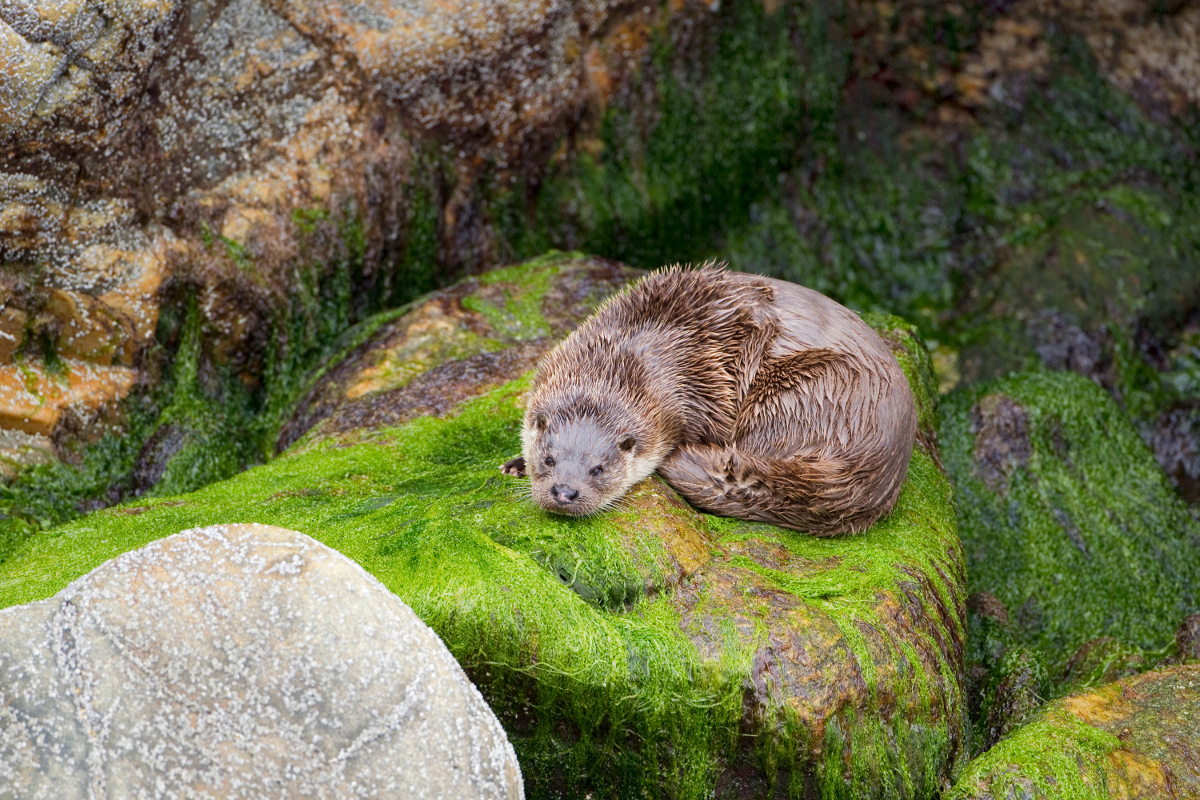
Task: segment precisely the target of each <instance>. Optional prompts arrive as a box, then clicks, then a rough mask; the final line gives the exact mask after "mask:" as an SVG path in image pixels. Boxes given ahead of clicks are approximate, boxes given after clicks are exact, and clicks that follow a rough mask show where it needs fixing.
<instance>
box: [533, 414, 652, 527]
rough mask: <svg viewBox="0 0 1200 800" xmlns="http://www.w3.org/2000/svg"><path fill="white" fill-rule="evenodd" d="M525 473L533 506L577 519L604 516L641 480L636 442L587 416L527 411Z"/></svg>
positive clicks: (625, 432)
mask: <svg viewBox="0 0 1200 800" xmlns="http://www.w3.org/2000/svg"><path fill="white" fill-rule="evenodd" d="M524 440H525V448H524V449H525V471H526V474H527V475H528V476H529V480H530V483H531V484H532V493H533V499H534V501H535V502H536V503H537V504H538V505H540V506H541V507H542V508H544V509H546V510H547V511H553V512H555V513H557V514H567V515H570V516H573V517H581V516H585V515H587V514H592V513H594V512H597V511H603V510H604V509H606V508H608V507H609V506H611V505H612V504H613V503H614V502H616V501H617V500H618V499H620V498H621V496H622V495H623V494H625V492H626V490H627V489H629V487H630V486H632V485H633V484H634V483H635V482H637V481H638V480H641V479H642V478H644V477H646V475H649V474H650V472H653V470H654V468H653V467H651V468H650V469H649V470H648V471H645V474H638V473H639V472H642V471H643V469H641V467H642V465H641V464H640V463H639V461H640V459H639V458H638V452H639V447H638V440H637V436H636V435H635V434H634V433H633V432H632V431H630V430H628V429H625V428H622V427H620V426H614V425H613V424H611V423H605V422H604V421H601V420H599V419H596V418H594V417H590V416H574V415H572V416H571V417H564V416H562V415H558V414H551V413H548V412H546V411H534V410H531V411H530V412H529V414H528V415H527V416H526V419H525V430H524Z"/></svg>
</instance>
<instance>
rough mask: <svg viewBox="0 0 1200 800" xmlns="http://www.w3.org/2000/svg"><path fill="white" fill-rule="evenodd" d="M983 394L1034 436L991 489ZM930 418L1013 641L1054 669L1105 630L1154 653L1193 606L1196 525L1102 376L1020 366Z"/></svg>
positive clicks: (1199, 538) (957, 396) (965, 525)
mask: <svg viewBox="0 0 1200 800" xmlns="http://www.w3.org/2000/svg"><path fill="white" fill-rule="evenodd" d="M989 396H990V397H998V396H1003V397H1007V398H1011V400H1013V401H1015V402H1016V404H1018V405H1019V406H1020V408H1021V409H1023V410H1024V413H1025V415H1026V417H1027V429H1028V431H1027V433H1028V440H1029V445H1028V453H1029V455H1028V458H1027V463H1025V464H1023V465H1022V464H1019V463H1017V462H1016V461H1010V462H1007V464H1006V466H1005V467H1004V477H1003V483H1001V484H999V485H997V482H996V481H993V485H992V486H989V485H988V484H987V483H985V481H984V476H983V474H982V472H981V467H980V466H979V464H978V462H977V450H976V448H977V447H978V446H979V445H977V444H976V436H977V430H978V427H977V426H978V423H977V422H976V421H975V418H974V416H973V408H974V407H975V406H976V404H977V403H979V402H980V401H981V400H982V399H983V398H985V397H989ZM939 419H940V431H939V436H940V440H941V441H942V443H943V453H942V455H943V458H944V460H945V464H946V468H947V470H948V471H949V473H950V475H951V476H952V478H953V481H954V488H955V497H956V500H957V505H958V527H959V535H960V536H961V537H962V541H963V546H964V549H965V551H966V555H967V571H968V575H970V579H971V586H972V589H973V590H975V591H978V590H986V591H989V592H992V593H993V594H995V595H996V596H997V597H998V598H1000V600H1002V601H1003V602H1004V604H1005V605H1006V606H1007V607H1008V609H1009V612H1010V615H1011V616H1012V617H1013V627H1012V632H1013V635H1014V638H1015V639H1016V641H1018V642H1019V643H1023V644H1027V645H1029V646H1032V647H1035V648H1036V649H1038V650H1040V651H1041V652H1042V653H1043V655H1044V656H1045V657H1046V658H1047V659H1048V660H1049V661H1050V663H1051V664H1055V665H1057V666H1061V665H1062V663H1063V661H1064V660H1065V658H1066V657H1067V656H1068V655H1069V654H1071V653H1073V652H1075V650H1076V649H1077V648H1079V647H1080V646H1081V645H1083V644H1084V643H1085V642H1087V641H1089V640H1091V639H1094V638H1097V637H1100V636H1114V637H1116V638H1118V639H1120V640H1121V641H1123V642H1125V643H1127V644H1129V645H1132V646H1135V647H1140V648H1143V649H1146V650H1154V649H1157V648H1159V647H1161V646H1163V644H1164V643H1166V642H1167V641H1168V640H1169V639H1170V637H1171V635H1172V633H1173V631H1174V628H1175V626H1176V625H1177V624H1178V623H1179V620H1180V619H1182V618H1183V617H1184V616H1186V615H1187V614H1188V613H1189V612H1191V611H1195V610H1196V608H1197V607H1198V604H1200V597H1197V595H1196V587H1198V586H1200V526H1198V525H1197V523H1196V521H1195V520H1193V519H1192V517H1191V516H1190V515H1189V514H1188V512H1187V509H1186V508H1185V507H1184V506H1183V504H1182V502H1181V501H1180V500H1179V498H1178V497H1177V496H1176V494H1175V493H1174V491H1173V489H1172V487H1171V485H1170V484H1169V483H1168V482H1167V479H1166V476H1165V475H1164V474H1163V472H1162V469H1161V468H1160V467H1159V466H1158V464H1157V463H1156V462H1155V461H1154V457H1153V455H1152V454H1151V453H1150V451H1149V449H1148V448H1147V447H1146V445H1145V443H1144V442H1143V441H1142V440H1141V438H1140V437H1139V436H1138V434H1137V432H1136V431H1135V430H1134V428H1133V426H1132V425H1131V424H1130V422H1129V419H1128V418H1127V417H1126V415H1125V414H1124V413H1123V412H1122V410H1121V409H1120V408H1119V407H1118V406H1117V404H1116V403H1115V402H1114V401H1113V400H1112V398H1111V397H1110V396H1109V395H1108V394H1107V393H1106V392H1105V391H1104V390H1103V389H1101V388H1100V387H1099V386H1097V385H1096V384H1094V383H1092V382H1091V381H1088V380H1087V379H1085V378H1083V377H1080V376H1079V375H1076V374H1074V373H1056V372H1048V371H1044V370H1038V371H1034V372H1028V373H1023V374H1019V375H1014V376H1010V377H1007V378H1003V379H999V380H996V381H991V382H987V383H984V384H979V385H976V386H972V387H969V388H967V389H960V390H957V391H955V392H953V393H952V394H950V395H949V396H948V397H947V398H945V400H944V402H943V404H942V406H941V410H940V413H939ZM1018 449H1019V447H1018ZM985 457H986V454H985ZM1005 484H1006V485H1005Z"/></svg>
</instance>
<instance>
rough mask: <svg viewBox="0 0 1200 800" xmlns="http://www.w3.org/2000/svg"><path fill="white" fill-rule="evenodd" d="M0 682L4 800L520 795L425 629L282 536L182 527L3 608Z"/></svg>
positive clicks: (330, 561) (463, 685)
mask: <svg viewBox="0 0 1200 800" xmlns="http://www.w3.org/2000/svg"><path fill="white" fill-rule="evenodd" d="M0 675H3V685H4V690H3V694H2V695H0V797H5V798H29V799H30V800H33V799H34V798H56V799H61V800H69V799H70V798H139V797H146V798H149V797H156V798H174V797H180V798H182V797H227V798H271V797H279V798H283V797H300V796H320V797H346V798H349V797H364V798H365V797H412V798H431V799H432V798H481V799H482V798H521V797H524V792H523V789H522V785H521V773H520V769H519V767H518V765H517V761H516V756H515V754H514V753H513V750H512V747H511V745H509V743H508V740H507V739H506V738H505V734H504V731H503V730H502V729H501V727H500V725H499V724H498V723H497V721H496V718H495V716H494V715H493V714H492V712H491V711H490V709H488V707H487V705H486V703H485V702H484V701H483V698H482V697H481V696H480V695H479V692H478V691H477V690H476V689H475V687H474V686H472V685H471V683H470V681H469V680H467V677H466V675H464V674H463V671H462V669H461V668H460V667H459V666H458V664H457V663H456V662H455V661H454V659H453V657H451V655H450V654H449V652H447V650H446V648H445V646H444V645H442V643H441V641H440V640H439V639H438V638H437V636H436V634H434V632H433V631H431V630H430V629H429V628H428V627H427V626H426V625H425V624H424V623H422V622H421V621H420V620H419V619H418V618H417V616H416V615H415V614H413V612H412V611H411V610H410V609H409V608H408V606H406V605H405V604H404V603H403V602H401V601H400V600H399V599H398V598H396V597H395V595H393V594H392V593H390V592H389V591H387V589H386V588H384V587H383V586H381V585H380V584H379V583H378V582H377V581H376V580H375V579H374V578H372V577H371V576H370V575H368V574H367V573H365V572H364V571H363V570H362V569H361V568H360V567H359V566H358V565H356V564H354V563H353V562H352V561H350V560H349V559H347V558H346V557H345V556H342V555H340V554H338V553H336V552H335V551H333V550H330V549H329V548H328V547H326V546H325V545H323V544H321V543H319V542H316V541H314V540H313V539H311V538H309V537H307V536H305V535H303V534H299V533H296V532H294V531H289V530H284V529H282V528H274V527H270V526H265V525H218V526H213V527H208V528H200V529H195V530H189V531H184V532H183V533H179V534H176V535H174V536H169V537H167V538H165V539H161V540H159V541H156V542H153V543H151V544H149V545H147V546H145V547H143V548H141V549H140V550H135V551H133V552H130V553H126V554H124V555H122V556H120V557H118V558H116V559H113V560H112V561H109V562H108V563H106V564H104V565H103V566H101V567H99V568H98V569H96V570H94V571H92V572H90V573H89V574H87V575H86V576H84V577H82V578H79V579H78V580H75V581H73V582H72V583H71V584H70V585H69V586H67V587H66V588H64V589H63V590H62V591H61V592H59V593H58V594H57V595H55V596H54V597H52V598H50V599H47V600H42V601H39V602H36V603H32V604H29V605H25V606H17V607H12V608H8V609H5V610H4V611H3V612H0Z"/></svg>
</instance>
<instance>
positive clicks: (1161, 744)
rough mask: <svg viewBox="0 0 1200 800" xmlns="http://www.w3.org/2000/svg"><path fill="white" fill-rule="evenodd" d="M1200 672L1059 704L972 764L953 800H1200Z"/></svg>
mask: <svg viewBox="0 0 1200 800" xmlns="http://www.w3.org/2000/svg"><path fill="white" fill-rule="evenodd" d="M1198 728H1200V664H1189V665H1182V666H1177V667H1172V668H1170V669H1164V670H1160V671H1155V672H1148V673H1145V674H1142V675H1137V676H1135V677H1132V678H1125V679H1124V680H1120V681H1117V682H1116V683H1110V684H1108V685H1107V686H1105V687H1103V688H1101V689H1098V690H1096V691H1094V692H1089V693H1086V694H1078V695H1074V696H1072V697H1066V698H1063V699H1061V700H1056V701H1054V702H1053V703H1050V704H1049V705H1048V706H1046V708H1044V709H1043V710H1042V711H1040V712H1038V714H1037V715H1036V716H1034V718H1033V719H1032V720H1030V721H1029V722H1028V724H1026V725H1025V726H1023V727H1022V728H1020V729H1019V730H1017V731H1016V732H1015V733H1013V734H1012V735H1010V736H1008V737H1007V738H1005V739H1004V740H1002V741H1001V742H1000V743H999V744H998V745H996V746H995V747H994V748H992V749H991V750H990V751H988V753H987V754H985V755H984V756H982V757H981V758H978V759H976V760H975V761H973V762H971V764H970V765H969V766H968V767H967V769H966V771H965V772H964V774H963V775H962V777H961V778H960V779H959V781H958V783H957V784H956V785H955V787H954V790H953V791H952V792H950V793H949V797H952V798H955V799H956V800H958V799H959V798H979V800H983V799H984V798H988V799H989V800H991V799H993V798H994V799H995V800H999V798H1008V797H1042V798H1047V800H1058V798H1064V800H1066V798H1070V799H1071V800H1083V798H1088V799H1090V798H1096V800H1105V799H1106V798H1113V797H1128V798H1190V797H1200V742H1198V741H1197V738H1196V731H1197V729H1198Z"/></svg>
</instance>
